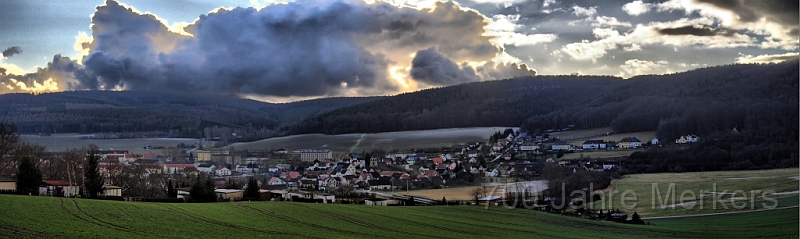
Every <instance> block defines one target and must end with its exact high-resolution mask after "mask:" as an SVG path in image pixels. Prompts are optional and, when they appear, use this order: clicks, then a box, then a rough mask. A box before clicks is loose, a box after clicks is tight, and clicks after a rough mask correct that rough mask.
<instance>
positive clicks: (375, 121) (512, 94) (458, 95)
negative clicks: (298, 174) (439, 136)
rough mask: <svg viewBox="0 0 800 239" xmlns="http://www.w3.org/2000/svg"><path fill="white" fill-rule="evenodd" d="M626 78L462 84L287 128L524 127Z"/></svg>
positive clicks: (326, 130)
mask: <svg viewBox="0 0 800 239" xmlns="http://www.w3.org/2000/svg"><path fill="white" fill-rule="evenodd" d="M622 83H623V81H622V79H621V78H617V77H610V76H536V77H523V78H515V79H508V80H498V81H486V82H475V83H468V84H460V85H455V86H449V87H443V88H434V89H427V90H422V91H417V92H413V93H405V94H400V95H396V96H392V97H387V98H383V99H380V100H376V101H372V102H369V103H364V104H359V105H354V106H350V107H344V108H341V109H337V110H334V111H330V112H328V113H324V114H321V115H319V116H316V117H314V118H311V119H307V120H303V121H301V122H298V123H297V124H294V125H288V126H285V127H282V131H283V133H284V134H305V133H325V134H342V133H371V132H386V131H404V130H422V129H437V128H454V127H477V126H518V125H521V124H522V123H523V122H524V121H525V120H526V119H528V118H529V117H531V116H534V115H542V114H547V113H550V112H553V111H557V110H559V109H562V108H564V107H570V106H573V105H576V104H579V103H585V101H586V100H587V99H590V98H593V97H597V96H599V94H601V93H603V92H606V91H608V90H609V89H611V88H613V87H615V86H618V85H621V84H622Z"/></svg>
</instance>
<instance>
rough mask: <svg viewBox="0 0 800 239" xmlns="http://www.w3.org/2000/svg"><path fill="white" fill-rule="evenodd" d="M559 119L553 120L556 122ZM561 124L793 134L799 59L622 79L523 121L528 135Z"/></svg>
mask: <svg viewBox="0 0 800 239" xmlns="http://www.w3.org/2000/svg"><path fill="white" fill-rule="evenodd" d="M555 119H558V120H555ZM566 124H575V125H576V126H577V127H582V128H593V127H604V126H611V127H612V128H613V129H614V130H615V131H617V132H635V131H649V130H658V133H657V135H658V136H659V137H661V138H676V137H679V136H680V135H681V134H684V135H685V134H697V135H705V134H709V133H713V132H717V131H721V130H724V131H730V130H732V129H733V128H737V130H740V131H741V130H745V131H746V130H763V129H762V128H774V129H780V130H784V131H787V132H789V133H791V132H794V135H795V138H796V135H797V132H798V61H796V60H795V61H789V62H784V63H780V64H765V65H756V64H747V65H726V66H718V67H710V68H703V69H696V70H692V71H688V72H684V73H677V74H671V75H663V76H639V77H634V78H631V79H628V80H625V82H624V84H622V85H619V86H617V87H614V88H612V89H610V90H609V91H607V92H604V93H602V94H600V95H599V96H596V97H593V98H591V100H589V101H588V102H586V103H583V104H577V105H574V106H572V107H568V108H563V109H561V110H557V111H554V112H551V113H549V114H545V115H539V116H534V117H531V118H530V119H528V120H527V121H526V122H525V124H523V126H522V128H523V129H525V130H527V131H537V130H542V129H550V128H560V127H563V126H564V125H566Z"/></svg>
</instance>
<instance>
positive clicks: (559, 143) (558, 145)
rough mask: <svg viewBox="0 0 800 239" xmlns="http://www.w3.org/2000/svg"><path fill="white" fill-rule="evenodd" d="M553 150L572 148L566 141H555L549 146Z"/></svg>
mask: <svg viewBox="0 0 800 239" xmlns="http://www.w3.org/2000/svg"><path fill="white" fill-rule="evenodd" d="M550 147H551V148H552V149H553V150H564V151H569V150H570V149H572V146H571V145H569V144H568V143H567V142H564V141H560V140H559V141H556V142H555V143H553V145H551V146H550Z"/></svg>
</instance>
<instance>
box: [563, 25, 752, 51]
mask: <svg viewBox="0 0 800 239" xmlns="http://www.w3.org/2000/svg"><path fill="white" fill-rule="evenodd" d="M711 23H713V20H712V19H708V18H696V19H686V18H682V19H678V20H676V21H672V22H651V23H648V25H642V24H639V25H636V27H635V28H634V29H632V30H630V31H628V32H626V33H625V34H619V32H617V31H616V30H613V29H608V28H595V29H593V30H592V33H593V34H594V35H595V37H596V38H597V39H598V40H596V41H588V40H583V41H581V42H576V43H570V44H567V45H565V46H564V47H562V48H561V49H559V50H558V52H563V53H567V54H568V55H570V56H571V57H572V58H573V59H576V60H592V61H596V60H597V58H600V57H603V56H605V54H606V53H607V51H608V50H612V49H617V48H619V47H620V46H628V47H627V48H625V49H623V50H628V51H634V50H637V49H641V46H645V45H672V46H674V47H676V48H677V47H678V46H701V47H705V48H737V47H748V46H753V45H754V44H755V39H753V38H751V37H750V36H747V35H744V34H739V33H734V34H731V35H730V36H721V35H715V36H695V35H663V34H661V33H659V32H658V30H659V29H664V28H677V27H684V26H695V25H710V24H711ZM634 45H636V46H634Z"/></svg>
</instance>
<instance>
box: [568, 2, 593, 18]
mask: <svg viewBox="0 0 800 239" xmlns="http://www.w3.org/2000/svg"><path fill="white" fill-rule="evenodd" d="M572 9H573V10H574V12H573V14H575V16H579V17H580V16H587V17H591V16H594V15H597V7H590V8H584V7H581V6H577V5H575V6H572Z"/></svg>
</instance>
